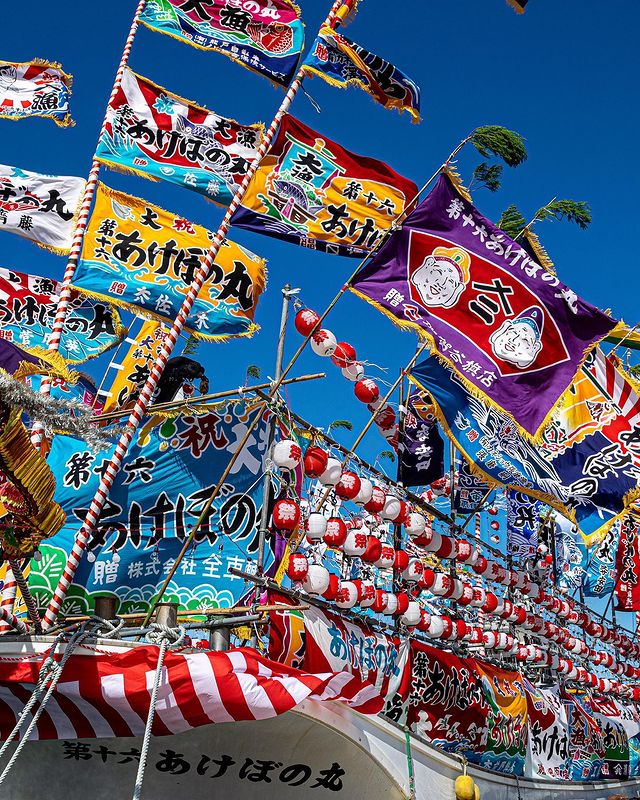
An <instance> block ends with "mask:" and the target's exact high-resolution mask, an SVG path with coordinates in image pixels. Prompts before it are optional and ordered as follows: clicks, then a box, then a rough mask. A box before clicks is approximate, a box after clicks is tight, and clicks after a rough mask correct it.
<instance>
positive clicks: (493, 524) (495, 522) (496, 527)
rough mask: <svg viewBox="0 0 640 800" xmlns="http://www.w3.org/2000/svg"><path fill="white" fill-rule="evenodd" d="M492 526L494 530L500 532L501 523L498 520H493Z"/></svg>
mask: <svg viewBox="0 0 640 800" xmlns="http://www.w3.org/2000/svg"><path fill="white" fill-rule="evenodd" d="M490 524H491V528H492V530H494V531H499V530H500V523H499V522H498V520H496V519H492V520H491V523H490Z"/></svg>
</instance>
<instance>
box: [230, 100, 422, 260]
mask: <svg viewBox="0 0 640 800" xmlns="http://www.w3.org/2000/svg"><path fill="white" fill-rule="evenodd" d="M417 193H418V188H417V186H416V185H415V183H413V181H409V180H407V179H406V178H403V177H402V176H401V175H398V173H397V172H394V171H393V170H392V169H390V168H389V167H388V166H387V165H386V164H383V163H382V162H381V161H377V160H375V159H373V158H365V157H363V156H358V155H356V154H354V153H350V152H349V151H348V150H345V149H344V148H343V147H340V145H339V144H337V143H336V142H333V141H331V140H330V139H328V138H327V137H326V136H323V135H322V134H320V133H318V132H317V131H314V130H313V129H312V128H309V127H307V126H306V125H304V124H303V123H302V122H300V121H299V120H297V119H295V118H294V117H292V116H291V115H286V116H285V117H284V119H283V120H282V123H281V125H280V128H279V130H278V134H277V136H276V138H275V140H274V142H273V144H272V145H271V148H270V149H269V152H268V153H267V154H266V156H265V157H264V158H263V159H262V161H261V163H260V166H259V167H258V170H257V171H256V173H255V175H254V177H253V179H252V181H251V183H250V184H249V188H248V190H247V193H246V195H245V196H244V198H243V200H242V204H241V205H240V206H238V208H237V209H236V211H235V213H234V215H233V217H232V218H231V224H232V225H236V226H237V227H239V228H245V229H246V230H250V231H255V232H256V233H264V234H266V235H268V236H274V237H276V238H278V239H284V240H286V241H289V242H293V243H294V244H298V245H300V246H302V247H307V248H310V249H312V250H322V251H324V252H327V253H334V254H336V255H343V256H353V257H355V258H360V257H361V256H362V255H364V254H365V253H366V252H368V251H369V250H371V249H372V248H373V247H374V246H375V245H376V244H377V243H378V241H379V239H380V238H381V237H382V236H383V234H385V233H386V232H387V231H388V230H389V228H390V227H391V225H392V223H393V222H394V220H395V219H396V218H397V217H398V216H399V215H400V214H401V213H402V212H403V211H404V209H405V207H406V206H407V204H408V203H410V202H411V201H412V200H413V199H414V198H415V196H416V195H417Z"/></svg>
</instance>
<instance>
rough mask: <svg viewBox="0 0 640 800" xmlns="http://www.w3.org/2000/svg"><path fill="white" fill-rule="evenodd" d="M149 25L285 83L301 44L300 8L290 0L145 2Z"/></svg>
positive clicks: (143, 13)
mask: <svg viewBox="0 0 640 800" xmlns="http://www.w3.org/2000/svg"><path fill="white" fill-rule="evenodd" d="M140 21H141V22H143V23H144V24H145V25H146V26H147V27H148V28H151V29H152V30H155V31H159V32H160V33H167V34H169V36H173V37H175V38H176V39H180V41H183V42H187V44H191V45H193V46H194V47H199V48H201V49H202V50H214V51H215V52H218V53H222V54H223V55H225V56H228V57H229V58H231V59H232V60H233V61H235V62H236V63H238V64H241V65H242V66H243V67H246V68H247V69H250V70H252V71H253V72H257V73H259V74H260V75H265V76H266V77H267V78H269V79H270V80H272V81H273V82H274V83H278V84H280V85H281V86H288V85H289V83H290V82H291V79H292V78H293V76H294V74H295V71H296V67H297V65H298V58H299V56H300V53H301V51H302V48H303V46H304V25H303V24H302V20H301V19H300V9H299V8H298V7H297V6H296V5H295V3H293V2H291V0H148V2H147V4H146V5H145V7H144V11H143V12H142V15H141V17H140Z"/></svg>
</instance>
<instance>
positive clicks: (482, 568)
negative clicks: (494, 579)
mask: <svg viewBox="0 0 640 800" xmlns="http://www.w3.org/2000/svg"><path fill="white" fill-rule="evenodd" d="M488 566H489V562H488V561H487V559H486V558H485V557H484V556H478V560H477V561H476V563H475V564H474V565H473V571H474V572H476V573H477V574H478V575H483V574H484V573H485V572H486V571H487V568H488Z"/></svg>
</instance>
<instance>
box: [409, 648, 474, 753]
mask: <svg viewBox="0 0 640 800" xmlns="http://www.w3.org/2000/svg"><path fill="white" fill-rule="evenodd" d="M411 673H412V681H411V694H410V696H409V711H408V715H407V726H408V727H409V729H410V730H412V731H413V732H414V733H415V734H417V735H418V736H422V737H423V738H425V739H426V740H427V741H429V742H431V744H433V745H434V746H435V747H439V748H440V749H441V750H444V751H446V752H449V753H458V754H460V755H463V756H465V757H466V758H468V759H469V760H472V759H473V760H477V758H478V757H479V754H480V753H482V752H483V751H484V749H485V747H486V745H487V736H488V724H489V712H490V709H489V703H488V702H487V698H486V696H485V692H484V690H483V687H482V681H481V678H480V676H479V674H478V672H477V670H476V669H475V665H474V662H473V660H471V659H462V658H459V657H458V656H456V655H454V654H453V653H448V652H446V651H445V650H438V649H436V648H435V647H431V646H429V645H427V644H423V643H422V642H418V641H415V640H414V641H412V642H411Z"/></svg>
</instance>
